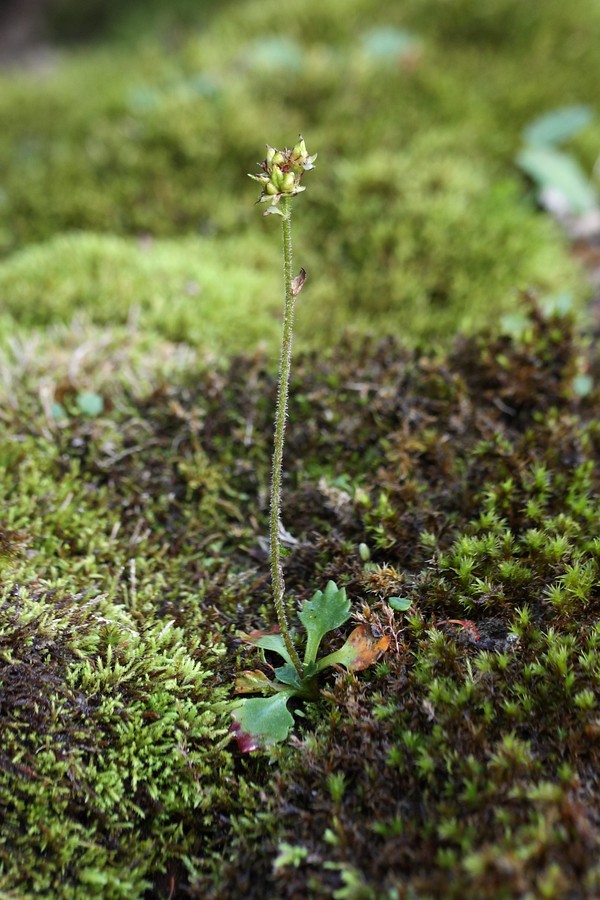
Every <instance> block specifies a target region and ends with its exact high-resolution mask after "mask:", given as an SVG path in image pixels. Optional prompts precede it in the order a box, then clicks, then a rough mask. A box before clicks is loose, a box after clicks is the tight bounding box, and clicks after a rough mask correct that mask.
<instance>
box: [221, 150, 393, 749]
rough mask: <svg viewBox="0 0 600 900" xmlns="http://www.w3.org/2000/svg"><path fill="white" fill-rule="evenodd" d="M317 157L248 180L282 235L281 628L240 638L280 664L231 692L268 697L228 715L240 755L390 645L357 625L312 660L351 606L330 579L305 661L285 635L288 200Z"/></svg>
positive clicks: (297, 280)
mask: <svg viewBox="0 0 600 900" xmlns="http://www.w3.org/2000/svg"><path fill="white" fill-rule="evenodd" d="M316 158H317V154H316V153H315V154H314V156H310V155H309V153H308V151H307V149H306V144H305V142H304V138H303V137H302V135H300V138H299V140H298V143H297V144H296V145H295V146H294V147H293V148H292V149H291V150H289V149H287V148H285V149H284V150H277V149H276V148H275V147H271V146H269V145H268V144H267V155H266V157H265V159H264V160H263V161H262V163H259V167H260V169H261V173H260V174H259V175H250V178H252V179H254V181H258V183H259V184H260V185H261V186H262V192H261V195H260V197H259V199H258V201H257V202H259V203H268V204H269V206H268V207H267V209H266V210H265V212H264V215H271V214H276V215H278V216H280V218H281V225H282V234H283V282H284V306H283V325H282V334H281V352H280V359H279V380H278V391H277V406H276V412H275V435H274V449H273V467H272V477H271V504H270V525H269V532H270V562H271V579H272V586H273V603H274V606H275V611H276V614H277V620H278V623H279V625H278V627H277V626H276V627H275V628H274V629H273V630H271V631H253V632H251V633H250V634H243V635H241V637H242V639H243V640H244V641H245V642H246V643H248V644H250V645H251V646H253V647H258V648H260V649H261V650H262V651H265V650H267V651H270V652H274V653H277V654H278V655H279V656H280V657H281V659H282V660H283V665H281V666H279V667H278V668H276V669H274V676H275V678H274V680H271V679H269V678H268V677H267V675H265V673H264V672H263V671H261V670H260V669H257V670H254V671H247V672H243V673H242V674H241V675H240V676H239V677H238V678H237V680H236V687H235V690H236V693H262V694H267V696H266V697H255V698H244V699H242V700H239V701H237V702H236V704H235V707H234V709H233V713H232V716H233V725H232V731H233V733H234V734H235V736H236V739H237V741H238V745H239V747H240V749H241V750H242V751H244V752H246V753H248V752H250V751H252V750H256V749H259V748H265V747H268V746H269V745H271V744H275V743H278V742H279V741H283V740H285V738H286V737H287V735H288V733H289V730H290V728H291V727H292V725H293V724H294V719H293V716H292V714H291V713H290V711H289V709H288V707H287V704H288V701H289V700H290V699H291V698H292V697H297V698H300V699H304V700H311V699H312V700H316V699H317V698H318V696H319V690H318V685H317V676H318V674H319V673H320V672H321V671H322V670H323V669H325V668H326V667H327V666H334V665H342V666H344V667H345V668H346V669H349V670H355V671H356V670H359V669H364V668H366V667H367V666H369V665H371V664H372V663H373V662H375V660H376V659H377V658H378V657H379V655H380V654H381V653H382V652H383V651H384V650H386V649H387V647H388V644H389V638H387V637H379V638H377V637H374V636H373V634H372V633H371V630H370V628H369V627H368V626H366V625H360V626H358V628H355V629H354V631H353V632H352V633H351V634H350V636H349V637H348V639H347V641H346V643H345V644H344V645H343V647H341V648H340V649H339V650H337V651H336V652H334V653H330V654H328V655H327V656H324V657H321V658H320V659H317V653H318V650H319V646H320V644H321V641H322V640H323V638H324V637H325V635H326V634H327V633H328V632H330V631H333V630H334V629H336V628H339V627H340V626H341V625H343V624H344V622H346V621H347V620H348V618H349V617H350V601H349V600H348V598H347V597H346V591H345V589H344V588H338V587H337V585H336V584H335V583H334V582H333V581H330V582H329V583H328V584H327V586H326V588H325V590H324V591H317V592H316V593H315V594H314V595H313V597H312V599H311V600H306V601H305V602H304V603H303V605H302V608H301V610H300V612H299V614H298V618H299V619H300V622H301V623H302V625H303V626H304V629H305V631H306V643H305V646H304V653H303V656H302V658H300V654H299V653H298V650H297V648H296V645H295V643H294V641H293V639H292V636H291V634H290V628H289V624H288V620H287V615H286V611H285V603H284V596H285V581H284V575H283V566H282V562H281V537H280V533H281V521H280V514H281V481H282V472H283V447H284V442H285V427H286V421H287V409H288V395H289V383H290V371H291V363H292V337H293V327H294V307H295V303H296V300H297V298H298V295H299V294H300V291H301V290H302V288H303V287H304V283H305V281H306V272H305V270H304V269H300V272H299V274H298V275H296V276H295V277H293V276H292V199H293V198H294V197H295V196H296V195H297V194H300V193H301V192H302V191H304V190H306V188H305V187H304V186H303V185H302V184H301V181H302V178H303V176H304V173H305V172H309V171H310V170H311V169H314V162H315V160H316Z"/></svg>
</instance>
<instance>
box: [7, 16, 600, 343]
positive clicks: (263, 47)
mask: <svg viewBox="0 0 600 900" xmlns="http://www.w3.org/2000/svg"><path fill="white" fill-rule="evenodd" d="M438 7H439V4H437V5H436V15H435V16H433V15H432V10H431V5H430V4H428V3H425V2H421V3H412V4H408V5H407V7H406V9H405V10H404V12H403V13H402V15H400V14H399V13H398V12H395V13H393V14H390V15H391V18H390V20H389V21H388V19H387V18H386V21H385V22H383V21H382V22H381V23H379V24H381V25H387V26H389V27H392V26H393V27H408V28H411V29H413V31H414V32H415V33H416V34H417V36H418V37H419V39H420V42H421V43H420V47H421V52H420V54H418V55H417V58H416V59H415V60H413V62H412V63H411V64H410V65H408V64H407V65H406V66H405V65H401V64H393V65H390V64H389V60H387V58H386V57H385V56H383V57H381V58H378V57H377V55H371V56H369V54H368V53H367V51H366V49H365V48H366V47H368V46H369V44H368V41H367V40H366V38H367V37H368V35H369V34H370V33H371V31H370V30H372V29H373V27H374V23H373V21H372V11H371V9H370V7H369V5H368V4H365V3H364V2H358V0H357V2H355V3H353V4H352V6H351V8H349V9H348V8H346V7H345V8H344V11H343V14H340V9H339V6H338V4H337V2H334V0H328V2H327V3H324V4H323V3H321V4H317V6H316V7H315V6H314V5H313V6H310V5H309V6H308V7H306V9H305V10H303V12H302V15H299V16H298V18H297V20H296V18H295V19H294V22H293V23H290V26H289V29H287V30H285V31H284V32H282V33H281V34H279V33H278V34H277V35H274V33H273V31H272V21H273V16H274V15H275V17H276V14H277V11H276V9H275V7H274V6H273V5H272V4H264V3H261V4H256V3H244V4H242V5H240V6H238V7H235V9H234V10H232V9H230V8H228V9H227V10H224V11H222V12H221V13H218V12H217V13H215V14H214V15H212V16H211V17H210V18H209V19H208V20H207V19H206V18H205V19H204V20H203V27H204V30H201V29H200V28H199V29H198V30H196V31H194V30H188V31H187V32H186V36H183V35H182V34H181V33H180V32H177V31H175V32H174V33H172V34H171V37H170V43H169V45H168V48H167V49H165V47H163V46H162V45H161V43H160V41H159V40H157V39H150V38H148V37H146V38H140V40H139V41H138V42H137V43H136V44H135V45H134V46H127V48H126V49H124V48H123V46H122V45H117V49H116V50H115V51H114V55H112V56H111V55H110V53H109V52H108V50H107V49H105V48H99V49H96V50H94V51H93V52H88V53H87V54H85V56H84V55H79V56H78V55H72V56H69V57H66V58H65V59H64V60H63V61H62V62H60V63H59V64H58V66H57V70H56V71H55V72H54V73H53V74H52V75H51V76H49V77H46V78H45V80H44V83H43V84H40V82H39V79H36V76H35V75H29V76H27V77H26V78H19V79H17V78H15V77H14V76H10V77H9V76H4V77H3V91H2V100H1V101H0V105H1V107H2V108H1V110H0V112H1V113H2V118H3V120H4V121H5V122H6V128H5V129H4V131H3V136H2V140H0V160H2V163H3V168H4V171H5V179H4V182H3V194H2V203H1V206H0V244H1V245H2V247H3V248H4V252H5V253H8V252H12V251H15V250H16V249H20V250H22V249H23V246H24V245H30V244H32V243H40V242H43V243H45V242H47V241H49V240H50V239H52V238H53V237H55V236H56V235H57V234H61V233H63V232H72V231H74V230H77V231H80V230H83V231H86V232H92V233H95V234H98V233H105V234H110V235H111V236H115V235H130V236H131V235H134V236H139V235H151V236H153V237H155V238H160V237H178V238H180V237H182V236H185V237H186V238H187V237H189V236H190V235H205V236H209V237H211V236H215V237H216V239H218V240H220V239H221V238H223V237H224V236H227V237H230V238H231V240H232V244H231V245H229V244H228V243H227V242H225V243H224V246H227V247H230V248H231V249H230V252H231V253H232V254H233V253H235V255H236V256H238V257H239V260H240V267H242V266H243V265H244V264H245V263H246V260H250V259H252V257H253V254H254V253H255V249H256V243H255V238H254V236H253V235H255V234H256V233H257V228H260V226H257V225H256V222H255V221H254V220H255V218H256V211H255V210H254V209H253V208H252V206H251V204H250V203H249V200H250V199H251V196H252V195H251V189H250V185H249V182H247V184H248V187H247V188H246V189H245V190H246V191H247V193H246V192H245V190H244V188H243V184H244V179H245V173H246V172H247V171H248V169H249V168H251V166H252V160H254V159H256V157H257V155H258V152H259V151H258V149H257V148H260V146H261V145H262V144H263V143H264V139H265V127H264V123H265V122H268V123H269V134H270V135H271V137H270V139H271V140H272V141H273V142H274V143H277V142H279V143H281V142H285V141H289V140H290V137H289V136H290V134H292V135H293V133H294V132H295V131H296V130H300V129H302V130H304V131H305V132H306V134H307V138H308V139H309V145H310V146H311V147H312V146H314V147H315V148H317V149H319V150H320V154H321V155H320V159H321V160H322V166H323V167H322V168H321V173H322V177H323V178H325V179H326V180H325V181H324V182H322V185H323V186H322V187H321V189H320V191H321V193H320V196H319V189H318V188H315V190H316V191H317V193H315V194H314V195H313V197H314V202H311V203H306V204H303V206H302V216H301V217H299V218H298V223H299V238H301V243H300V241H299V246H302V256H303V259H302V261H303V262H305V261H306V262H307V263H309V264H310V273H311V276H312V280H313V284H314V286H315V287H314V291H315V293H314V299H313V300H312V306H311V312H312V313H313V314H314V315H315V316H316V317H317V320H318V328H317V329H314V328H313V329H312V330H310V329H309V328H308V327H307V328H306V329H305V335H304V336H305V337H306V336H308V332H309V330H310V331H311V335H312V336H313V337H318V336H321V338H322V340H323V342H329V341H331V340H332V338H333V337H334V335H335V334H337V332H338V330H339V328H340V327H343V326H345V325H346V324H348V323H350V324H354V325H357V326H358V327H359V328H361V329H364V328H366V327H370V326H373V327H375V328H376V329H377V330H379V332H380V333H386V332H390V331H394V330H396V329H400V330H402V332H403V333H409V334H411V335H412V336H413V338H415V337H416V338H419V337H420V336H421V335H422V334H423V333H428V332H429V330H430V329H432V328H433V330H434V331H435V326H434V325H432V318H433V321H434V322H435V323H436V324H437V334H444V333H445V332H446V331H447V330H448V328H450V329H451V328H455V327H456V326H457V324H458V323H460V324H461V326H472V325H474V324H476V323H478V322H480V321H482V320H485V319H486V318H487V317H488V316H489V315H490V314H491V309H493V310H494V314H495V313H496V311H497V310H498V308H504V307H505V306H508V307H510V306H514V293H515V291H516V290H518V289H521V288H529V287H535V286H539V287H540V289H542V290H543V291H548V292H549V293H554V292H558V291H565V290H569V291H572V292H573V293H574V295H576V296H580V295H581V294H583V293H585V284H584V281H583V279H582V275H581V273H580V272H578V271H576V269H575V268H574V266H573V264H572V263H571V261H570V260H569V259H568V258H567V253H566V252H565V251H566V248H565V249H563V247H562V243H561V239H560V237H559V236H558V234H557V233H556V232H555V230H554V229H553V228H552V227H550V226H549V225H548V224H547V223H546V222H542V221H541V220H540V218H539V215H538V214H537V213H536V212H535V210H534V209H533V207H532V206H530V205H529V200H528V199H527V197H526V186H525V185H523V184H522V183H521V181H520V180H519V179H518V178H517V175H516V172H515V170H514V168H513V164H512V160H513V158H514V155H515V153H516V151H517V149H518V146H519V143H520V129H521V128H522V126H523V125H525V124H526V123H527V122H528V121H529V120H530V119H531V118H532V117H533V116H535V115H538V114H539V113H540V112H542V111H545V110H547V109H548V108H553V107H556V106H557V105H560V104H562V103H566V102H575V101H577V102H582V101H588V102H590V103H593V102H594V98H595V94H593V93H591V91H592V90H594V91H595V85H596V83H597V77H596V76H597V75H598V72H597V58H596V55H594V54H593V52H592V50H593V47H594V46H595V45H594V42H593V35H594V33H595V30H596V29H597V27H598V25H597V13H596V10H595V7H592V5H590V3H589V2H588V0H578V3H577V4H576V8H577V16H575V13H574V12H573V10H571V9H570V10H569V11H566V10H564V7H562V6H560V5H559V4H558V3H552V4H549V5H546V7H545V9H544V14H543V15H542V14H541V13H539V12H534V13H532V12H531V11H528V10H526V9H524V8H523V6H522V4H517V3H512V2H510V3H509V2H506V3H500V2H498V3H497V4H494V5H493V7H490V10H489V12H488V11H487V8H486V13H485V15H483V14H480V13H477V12H476V11H475V10H473V8H472V5H469V4H462V5H461V4H450V5H449V9H450V8H451V9H452V20H453V22H455V25H454V26H453V27H454V30H455V31H456V32H457V33H458V32H461V29H464V34H463V37H462V38H460V39H459V38H458V37H457V38H456V40H455V41H449V40H448V39H447V38H444V37H443V29H441V26H439V25H438V26H436V25H435V22H437V21H438V19H439V21H442V20H443V16H444V14H445V11H444V10H441V8H439V9H438ZM580 21H586V22H587V23H588V26H589V27H588V28H587V29H585V30H584V31H582V29H580V28H579V26H578V24H577V23H578V22H580ZM507 23H509V24H507ZM375 24H377V23H375ZM436 29H437V30H436ZM440 29H441V30H440ZM469 29H470V30H469ZM507 29H514V33H515V34H519V35H521V34H529V35H530V40H529V41H527V42H525V41H524V40H518V41H517V40H515V41H512V40H511V41H510V42H507V41H492V40H491V39H490V38H489V35H490V34H506V33H507ZM569 36H570V37H569ZM277 41H279V42H280V43H279V44H278V43H277ZM286 41H287V44H286ZM281 42H283V43H281ZM481 46H485V48H486V77H485V78H483V79H482V78H481V77H480V73H479V69H480V64H481V58H480V48H481ZM278 47H279V49H278ZM282 47H283V53H282V51H281V48H282ZM286 48H287V49H286ZM290 48H292V49H291V50H290ZM573 48H575V49H573ZM575 51H576V52H577V53H578V54H579V56H578V63H577V65H573V64H567V63H568V57H569V54H573V53H574V52H575ZM292 56H293V58H294V59H296V61H297V65H296V71H295V73H294V77H293V78H282V72H281V66H282V60H285V61H286V62H287V61H288V60H289V59H290V58H291V57H292ZM557 59H561V60H563V61H564V62H565V65H564V66H562V67H559V66H557V62H556V60H557ZM475 68H477V74H475ZM525 69H526V70H527V71H532V72H534V73H535V74H534V76H532V77H531V79H530V80H529V81H528V83H527V85H524V84H523V80H522V77H521V73H522V71H523V70H525ZM240 72H242V73H243V78H241V77H240ZM557 73H560V74H557ZM565 73H567V75H565ZM274 79H275V80H277V83H278V84H279V85H280V87H281V89H280V90H279V91H278V92H274V91H273V89H272V85H273V80H274ZM592 85H593V88H592ZM82 96H85V98H86V102H85V103H82V102H81V97H82ZM394 97H401V98H402V101H401V110H400V112H399V110H398V109H397V108H396V105H395V101H394V102H392V101H391V99H390V98H394ZM597 139H598V134H597V125H594V126H592V127H591V128H590V129H589V134H588V135H587V136H586V137H585V140H584V141H583V142H580V144H578V147H577V149H578V152H581V153H582V154H583V156H584V157H585V159H584V162H585V164H586V165H588V166H589V167H590V168H591V165H592V163H593V153H592V150H593V147H594V146H596V145H597ZM240 192H242V193H240ZM242 195H243V196H242ZM299 202H300V201H299ZM251 223H253V224H252V225H251ZM269 224H272V223H268V222H267V223H265V225H264V232H263V234H264V236H265V240H267V237H266V235H268V234H270V232H271V231H272V229H269ZM251 227H252V232H251V231H250V228H251ZM90 240H91V239H90ZM96 240H97V239H96ZM184 246H185V247H186V248H189V249H190V251H191V252H193V245H190V244H182V249H181V252H182V255H183V252H184V250H183V247H184ZM210 246H211V248H212V246H213V245H212V244H211V245H210ZM316 246H318V247H319V255H318V257H317V255H316V252H315V251H314V250H312V249H311V248H314V247H316ZM50 247H51V248H52V249H53V251H54V250H56V253H57V260H59V261H58V262H57V263H56V266H57V268H58V267H59V266H60V254H61V252H62V248H63V247H64V245H63V244H61V243H59V244H58V245H55V244H50ZM165 252H166V251H165ZM217 252H218V251H217ZM169 254H170V256H171V258H172V266H173V277H175V257H176V255H177V251H176V250H175V248H174V247H171V248H170V251H169ZM111 258H112V257H111V252H110V250H108V249H107V263H106V265H107V266H110V259H111ZM20 260H21V258H20V257H19V256H17V258H16V259H15V260H14V264H15V265H17V266H20V265H21V262H20ZM11 262H13V261H11V260H9V262H8V263H7V264H8V265H9V266H10V265H11ZM130 264H131V266H132V267H135V268H136V269H137V268H138V266H137V264H136V262H135V261H133V260H131V261H130ZM42 265H43V266H44V267H45V264H43V263H42ZM160 268H162V263H161V264H160ZM178 268H179V266H178ZM181 268H182V270H183V271H182V277H184V278H185V270H186V269H187V263H186V262H185V261H184V260H183V258H181ZM19 273H20V274H21V276H23V274H24V273H23V270H22V269H19ZM34 274H35V273H31V274H28V280H29V279H30V278H33V276H34ZM134 287H135V285H132V288H134ZM32 290H33V292H35V290H36V289H35V287H32ZM58 293H59V294H62V290H59V291H58ZM66 295H68V296H70V295H69V291H66ZM271 295H273V293H272V289H271ZM309 296H310V294H308V293H307V294H306V297H307V298H308V297H309ZM367 297H368V300H366V299H365V298H367ZM511 297H512V298H513V300H512V303H511ZM120 301H121V297H120V296H119V297H118V298H117V300H116V302H115V306H117V303H119V302H120ZM8 302H14V301H11V299H10V297H9V299H8ZM307 302H308V300H307ZM324 309H327V310H334V311H335V314H334V315H332V316H331V317H325V316H324V315H323V314H322V312H321V311H322V310H324ZM431 312H432V313H433V316H431V315H430V313H431ZM116 316H117V317H118V312H117V313H116ZM184 318H185V319H186V321H185V323H181V327H179V328H178V327H175V326H174V331H177V332H178V333H180V332H181V331H182V330H183V329H184V327H185V328H187V317H184ZM240 318H241V321H242V324H241V327H240V331H244V332H246V331H248V332H249V339H251V338H253V336H254V329H253V328H252V315H251V314H249V313H248V312H246V313H245V314H244V316H243V319H242V317H240ZM194 330H195V329H194V328H192V331H194Z"/></svg>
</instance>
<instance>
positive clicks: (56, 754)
mask: <svg viewBox="0 0 600 900" xmlns="http://www.w3.org/2000/svg"><path fill="white" fill-rule="evenodd" d="M81 583H82V582H80V584H81ZM0 621H1V623H2V625H1V627H0V660H1V662H0V686H1V693H2V701H1V704H0V721H1V730H2V749H1V760H2V763H1V770H2V772H1V775H0V805H1V806H2V811H3V812H2V841H1V843H0V888H2V892H4V891H5V890H6V891H8V892H10V891H14V892H16V893H15V896H48V897H49V896H52V897H74V898H83V897H115V898H116V897H123V898H125V897H127V898H131V897H141V896H142V895H143V893H144V890H145V889H146V888H148V887H150V886H151V885H152V883H153V881H154V879H155V878H156V874H157V872H158V871H162V872H166V871H167V869H168V867H169V866H177V865H178V861H180V860H181V858H182V856H184V855H185V854H186V853H189V852H190V849H192V848H193V846H194V845H195V843H196V841H197V838H198V836H199V834H200V831H201V830H202V829H203V828H206V829H207V830H209V829H210V828H212V827H214V823H215V821H216V814H217V810H218V808H219V806H220V805H222V804H223V801H224V800H225V796H226V795H225V792H224V782H225V780H226V777H227V771H228V769H229V768H230V757H229V755H228V754H227V753H226V752H224V751H220V750H219V749H218V742H219V739H220V738H221V737H222V736H223V733H224V728H223V725H222V723H219V709H218V700H219V698H220V697H221V698H224V696H225V692H224V690H223V689H222V688H221V689H215V686H214V678H213V677H212V676H211V672H210V670H209V669H208V668H207V666H214V665H215V664H218V657H219V653H221V652H222V648H220V647H219V645H218V644H217V645H214V646H210V643H209V642H207V640H206V636H205V638H204V641H203V646H202V647H200V645H199V642H198V640H197V639H194V637H193V636H192V635H191V634H186V635H184V634H183V633H182V631H181V630H180V629H177V628H173V627H172V624H173V623H172V621H171V622H169V621H163V622H151V621H147V622H146V623H144V624H140V623H139V622H137V621H136V620H135V618H134V617H133V616H131V615H129V614H127V612H126V611H125V610H124V609H123V607H122V606H118V607H117V606H114V605H112V604H111V603H109V602H107V601H106V599H105V598H104V597H103V596H102V595H98V594H97V591H96V590H94V589H93V588H92V587H91V586H90V588H89V589H88V590H84V591H83V592H82V593H80V594H78V595H77V596H70V595H64V594H63V595H61V593H59V592H57V591H55V590H53V589H52V588H51V587H49V586H48V585H43V584H40V583H37V584H32V585H31V586H23V585H19V586H16V585H15V586H14V587H12V588H5V589H4V591H3V596H2V600H1V601H0ZM215 771H220V773H221V775H220V778H219V779H218V780H216V779H215V778H214V773H215ZM192 819H193V820H194V821H195V822H196V824H195V825H194V827H193V829H192V828H191V821H192ZM197 827H198V828H199V829H200V831H198V832H196V828H197ZM195 832H196V833H195ZM10 895H11V896H12V894H10Z"/></svg>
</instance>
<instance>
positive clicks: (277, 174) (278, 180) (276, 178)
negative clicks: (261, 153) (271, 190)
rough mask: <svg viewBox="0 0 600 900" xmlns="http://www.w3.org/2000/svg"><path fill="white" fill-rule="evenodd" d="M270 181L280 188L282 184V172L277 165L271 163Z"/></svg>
mask: <svg viewBox="0 0 600 900" xmlns="http://www.w3.org/2000/svg"><path fill="white" fill-rule="evenodd" d="M271 182H272V183H273V184H274V185H275V187H276V188H278V189H279V190H281V185H282V184H283V172H282V171H281V169H280V168H279V166H277V165H275V164H273V168H272V169H271Z"/></svg>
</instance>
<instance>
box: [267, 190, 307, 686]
mask: <svg viewBox="0 0 600 900" xmlns="http://www.w3.org/2000/svg"><path fill="white" fill-rule="evenodd" d="M281 211H282V213H283V218H282V230H283V281H284V287H285V301H284V307H283V327H282V332H281V355H280V359H279V386H278V391H277V409H276V412H275V441H274V449H273V472H272V478H271V521H270V535H271V578H272V582H273V600H274V603H275V610H276V612H277V619H278V621H279V627H280V629H281V636H282V637H283V641H284V643H285V646H286V650H287V651H288V653H289V655H290V658H291V660H292V662H293V663H294V667H295V669H296V671H297V672H298V675H299V677H300V678H302V677H303V674H304V672H303V668H302V663H301V662H300V657H299V656H298V653H297V652H296V648H295V647H294V644H293V642H292V639H291V637H290V630H289V626H288V621H287V616H286V613H285V606H284V600H283V597H284V593H285V581H284V578H283V566H282V565H281V540H280V536H279V520H280V514H281V475H282V470H283V445H284V441H285V426H286V421H287V407H288V394H289V387H290V370H291V366H292V335H293V330H294V304H295V297H294V293H293V291H292V206H291V198H289V197H282V198H281Z"/></svg>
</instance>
